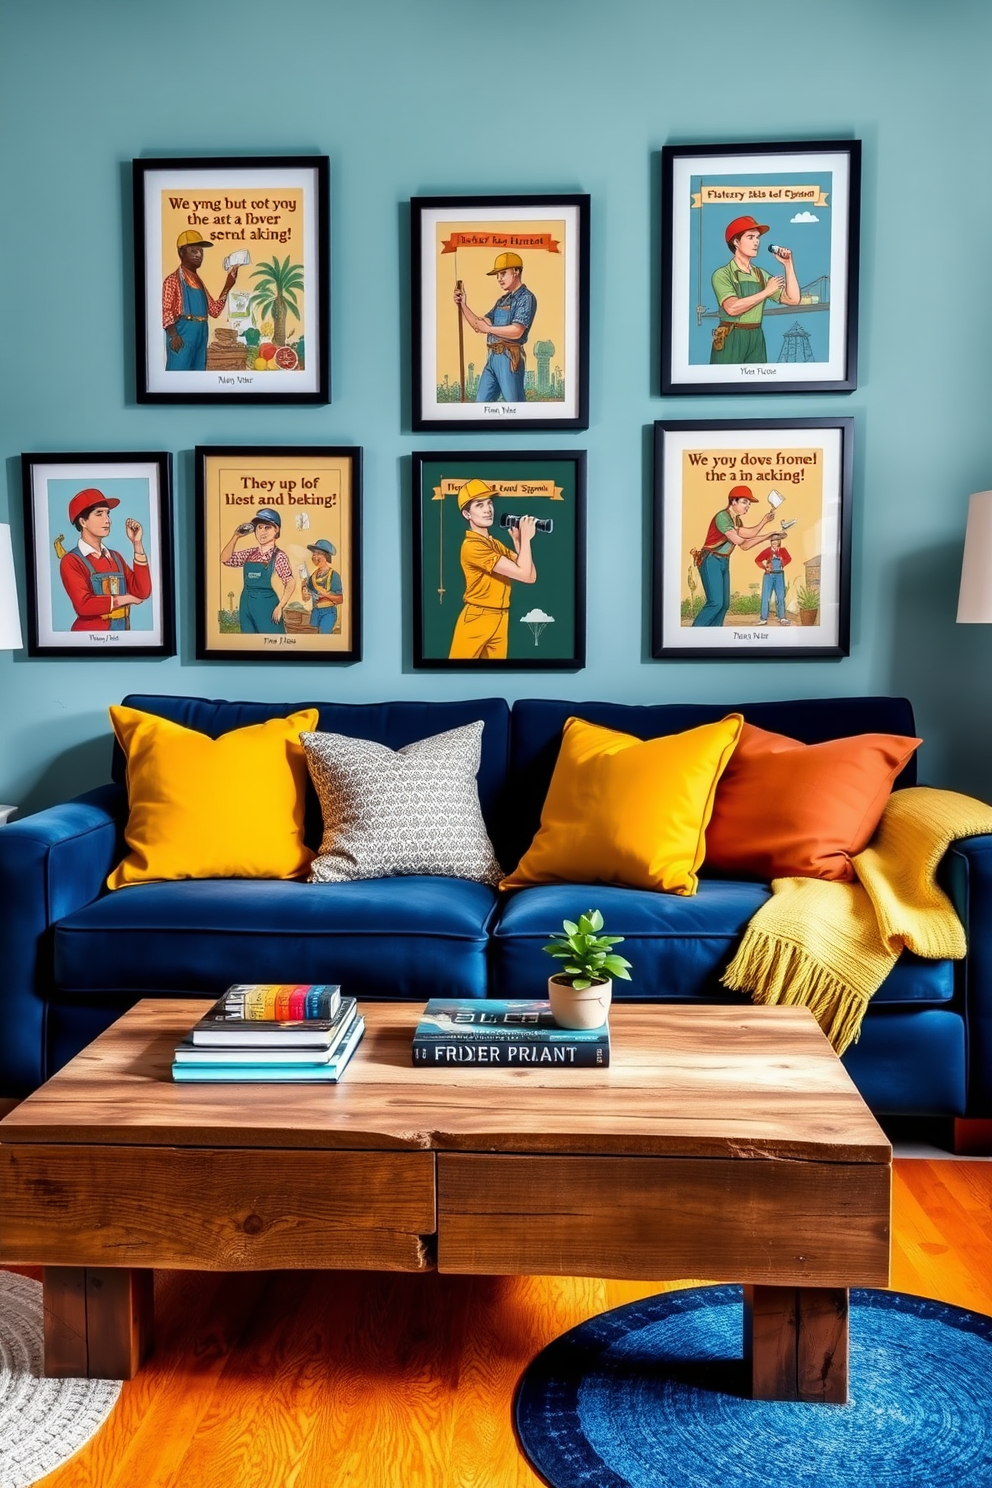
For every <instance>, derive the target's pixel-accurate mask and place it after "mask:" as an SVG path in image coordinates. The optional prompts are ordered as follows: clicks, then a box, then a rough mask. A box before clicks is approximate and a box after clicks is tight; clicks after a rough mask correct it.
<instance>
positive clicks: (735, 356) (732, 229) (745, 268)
mask: <svg viewBox="0 0 992 1488" xmlns="http://www.w3.org/2000/svg"><path fill="white" fill-rule="evenodd" d="M767 231H768V227H767V224H763V223H760V222H755V220H754V218H753V217H735V218H734V220H733V222H731V224H730V226H729V227H728V228H727V231H726V233H725V234H724V236H725V237H726V240H727V247H728V248H729V249H730V253H731V258H730V262H729V263H727V264H724V265H723V266H722V267H721V268H719V269H717V270H716V272H715V273H714V275H713V278H712V281H711V282H712V284H713V293H714V294H715V295H716V302H717V304H718V305H719V307H720V323H719V325H718V326H717V328H716V330H715V331H714V332H713V345H712V347H711V349H710V365H711V366H717V365H720V366H722V365H726V364H731V363H732V364H734V365H739V364H741V363H744V362H767V360H768V349H767V347H766V346H765V333H764V330H763V329H762V325H761V318H762V315H763V314H764V309H765V301H766V300H775V301H777V302H778V304H780V305H798V304H799V301H800V298H801V296H800V292H799V281H798V279H797V278H796V269H795V265H794V264H793V262H792V252H791V250H790V249H788V248H779V247H772V248H771V249H770V250H769V251H770V252H771V254H772V255H773V257H774V258H776V259H778V262H779V263H780V264H781V266H782V273H781V274H766V273H765V271H764V269H759V267H758V265H757V264H756V263H755V261H754V260H755V258H756V257H757V254H758V249H759V248H760V247H761V239H762V235H763V234H764V233H766V232H767Z"/></svg>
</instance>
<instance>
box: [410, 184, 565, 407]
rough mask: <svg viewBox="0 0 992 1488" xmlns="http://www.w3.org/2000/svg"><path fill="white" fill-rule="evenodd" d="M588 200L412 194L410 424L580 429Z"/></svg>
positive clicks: (555, 197) (559, 197)
mask: <svg viewBox="0 0 992 1488" xmlns="http://www.w3.org/2000/svg"><path fill="white" fill-rule="evenodd" d="M588 200H589V199H588V197H585V196H567V197H566V196H551V197H415V198H414V200H413V202H412V203H411V205H412V209H413V211H412V243H413V253H412V256H411V257H412V268H413V295H412V302H413V321H414V334H413V383H414V408H413V427H414V428H415V429H447V430H452V431H454V430H465V431H470V432H480V431H482V430H485V431H486V432H487V433H488V432H490V431H491V430H494V429H496V430H499V429H506V428H513V427H514V426H519V425H521V424H526V425H527V426H528V427H529V428H532V429H585V428H587V427H588V422H589V418H588V361H587V352H586V337H587V327H588V302H589V294H588V283H589V281H588V235H589V226H588Z"/></svg>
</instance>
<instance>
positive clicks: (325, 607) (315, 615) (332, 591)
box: [300, 537, 344, 635]
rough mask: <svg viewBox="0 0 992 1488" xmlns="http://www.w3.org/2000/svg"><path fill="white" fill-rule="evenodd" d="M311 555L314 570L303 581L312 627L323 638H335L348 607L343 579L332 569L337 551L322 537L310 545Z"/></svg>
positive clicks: (304, 596) (308, 546)
mask: <svg viewBox="0 0 992 1488" xmlns="http://www.w3.org/2000/svg"><path fill="white" fill-rule="evenodd" d="M307 552H308V553H312V554H313V569H312V571H311V572H310V573H309V574H308V575H307V577H306V578H305V579H304V581H303V598H304V599H307V598H309V600H310V624H311V625H312V626H313V628H314V630H317V631H319V632H320V634H321V635H331V634H332V633H333V630H334V627H335V625H336V624H337V623H338V610H339V609H340V608H341V606H342V605H343V604H344V590H343V588H342V585H341V575H340V574H339V573H338V571H337V569H336V568H332V567H331V559H332V558H333V557H334V555H335V554H336V553H337V548H336V547H335V546H334V544H333V543H332V542H330V541H329V540H328V539H327V538H326V537H318V539H317V541H316V542H315V543H307ZM300 572H301V573H302V572H303V570H302V569H301V570H300Z"/></svg>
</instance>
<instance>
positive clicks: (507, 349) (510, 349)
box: [489, 341, 523, 375]
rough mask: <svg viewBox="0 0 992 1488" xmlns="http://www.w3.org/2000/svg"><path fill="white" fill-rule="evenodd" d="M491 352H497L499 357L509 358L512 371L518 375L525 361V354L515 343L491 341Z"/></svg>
mask: <svg viewBox="0 0 992 1488" xmlns="http://www.w3.org/2000/svg"><path fill="white" fill-rule="evenodd" d="M489 350H490V351H494V352H496V354H497V356H508V357H509V358H510V371H511V372H512V373H514V375H516V373H517V372H518V371H519V368H520V363H521V361H522V360H523V353H522V351H521V350H520V347H519V346H518V345H517V343H516V342H515V341H490V343H489Z"/></svg>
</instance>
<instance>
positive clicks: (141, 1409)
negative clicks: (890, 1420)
mask: <svg viewBox="0 0 992 1488" xmlns="http://www.w3.org/2000/svg"><path fill="white" fill-rule="evenodd" d="M894 1209H895V1225H894V1244H893V1275H892V1284H893V1286H894V1287H895V1288H896V1289H898V1290H900V1291H907V1292H916V1293H920V1294H922V1295H925V1296H930V1297H936V1298H939V1299H941V1300H943V1301H946V1302H952V1303H956V1304H957V1305H958V1306H962V1307H968V1308H973V1309H976V1310H978V1311H981V1312H987V1313H992V1163H977V1162H976V1163H970V1162H936V1161H934V1162H931V1161H922V1160H909V1159H904V1160H902V1161H899V1162H897V1163H896V1178H895V1195H894ZM679 1284H680V1285H681V1284H682V1283H679ZM660 1290H663V1288H662V1287H661V1286H659V1284H658V1283H652V1282H650V1281H646V1282H644V1283H635V1282H604V1281H590V1280H562V1279H556V1278H540V1279H531V1278H519V1279H518V1278H489V1277H458V1276H438V1275H436V1274H431V1275H427V1276H402V1275H382V1274H369V1273H355V1272H349V1273H333V1272H319V1273H318V1272H309V1273H288V1272H277V1273H269V1274H267V1275H261V1276H249V1275H243V1274H241V1275H226V1276H221V1277H216V1276H210V1275H206V1274H196V1273H175V1272H174V1273H170V1274H163V1275H160V1276H159V1277H157V1278H156V1304H157V1316H158V1325H157V1348H156V1352H155V1356H154V1358H153V1359H152V1361H151V1362H150V1363H149V1365H148V1366H147V1367H146V1369H145V1370H144V1371H143V1372H142V1374H141V1375H140V1376H139V1377H138V1378H137V1379H136V1380H134V1381H133V1382H131V1383H130V1384H126V1385H125V1386H124V1388H123V1393H122V1395H121V1399H120V1401H119V1402H118V1405H117V1407H116V1409H115V1411H114V1413H113V1415H112V1416H111V1418H110V1420H109V1422H108V1423H107V1425H106V1426H105V1427H104V1428H103V1430H102V1431H101V1432H100V1433H99V1434H98V1436H97V1437H96V1439H95V1440H94V1441H93V1442H92V1443H91V1444H90V1445H89V1446H88V1447H86V1448H84V1450H83V1451H82V1452H80V1453H79V1454H77V1456H76V1457H75V1458H73V1459H72V1461H71V1462H69V1463H68V1464H67V1465H66V1466H65V1467H63V1468H61V1469H60V1470H59V1471H58V1472H55V1473H52V1474H51V1475H50V1476H49V1477H47V1478H44V1479H43V1480H42V1482H43V1484H44V1485H45V1488H166V1485H170V1488H171V1485H177V1488H178V1485H180V1484H181V1485H182V1488H317V1485H320V1488H330V1485H334V1488H343V1485H349V1488H386V1485H388V1488H449V1485H450V1488H522V1485H527V1488H535V1485H538V1484H539V1481H540V1480H539V1479H538V1478H537V1477H536V1476H535V1474H534V1473H532V1472H531V1471H530V1469H529V1468H528V1467H527V1465H526V1464H525V1462H524V1460H523V1458H522V1457H521V1456H520V1454H519V1451H518V1449H517V1446H516V1443H515V1441H514V1436H513V1429H512V1425H511V1402H512V1398H513V1392H514V1388H515V1386H516V1383H517V1380H518V1378H519V1376H520V1373H521V1371H522V1370H523V1369H524V1367H525V1366H526V1364H527V1363H528V1361H529V1360H530V1359H531V1358H532V1357H533V1355H534V1354H535V1353H536V1352H537V1351H538V1350H539V1349H540V1348H542V1347H543V1345H544V1344H545V1343H547V1342H549V1341H550V1340H551V1339H552V1338H554V1337H555V1336H556V1335H557V1334H559V1333H561V1332H563V1331H564V1330H565V1329H567V1328H570V1327H572V1326H573V1325H574V1324H576V1323H578V1322H581V1321H582V1320H583V1319H584V1318H586V1317H589V1316H591V1315H592V1314H594V1313H596V1312H600V1311H602V1310H604V1309H605V1308H608V1307H614V1306H617V1305H618V1304H620V1303H622V1302H628V1301H633V1300H634V1299H635V1298H638V1297H643V1296H649V1295H651V1294H652V1293H654V1292H658V1291H660Z"/></svg>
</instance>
